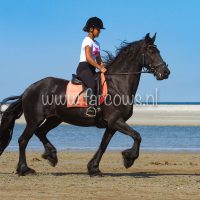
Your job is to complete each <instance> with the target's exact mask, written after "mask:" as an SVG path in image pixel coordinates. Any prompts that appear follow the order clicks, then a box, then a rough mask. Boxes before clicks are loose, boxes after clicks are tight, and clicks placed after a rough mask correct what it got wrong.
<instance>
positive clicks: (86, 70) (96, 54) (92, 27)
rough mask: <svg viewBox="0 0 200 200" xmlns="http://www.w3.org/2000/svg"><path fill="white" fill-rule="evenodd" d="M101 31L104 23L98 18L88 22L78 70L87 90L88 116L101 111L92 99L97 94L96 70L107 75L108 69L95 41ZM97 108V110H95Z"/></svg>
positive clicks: (90, 19)
mask: <svg viewBox="0 0 200 200" xmlns="http://www.w3.org/2000/svg"><path fill="white" fill-rule="evenodd" d="M101 29H105V28H104V27H103V22H102V20H101V19H99V18H98V17H91V18H89V19H88V21H87V22H86V25H85V26H84V28H83V31H85V32H87V33H88V34H87V36H86V37H85V38H84V40H83V42H82V46H81V54H80V63H79V65H78V68H77V70H76V73H77V75H78V77H79V78H80V79H81V80H82V81H83V83H84V84H85V85H86V87H87V88H90V89H89V90H87V91H88V92H87V102H88V104H89V106H90V107H89V109H88V110H87V115H88V116H90V115H94V113H96V111H99V110H100V109H99V107H98V105H92V104H91V102H93V101H92V99H91V98H92V97H95V96H94V95H95V94H96V84H95V77H94V75H95V73H96V72H95V70H96V68H97V69H99V70H100V71H101V72H103V73H105V72H106V68H105V65H104V64H103V62H102V59H101V55H100V44H99V42H97V41H96V40H95V38H96V37H98V36H99V34H100V32H101ZM94 106H95V108H96V109H95V108H94Z"/></svg>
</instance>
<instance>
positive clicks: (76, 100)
mask: <svg viewBox="0 0 200 200" xmlns="http://www.w3.org/2000/svg"><path fill="white" fill-rule="evenodd" d="M101 87H102V94H101V96H100V99H99V104H102V103H103V102H104V100H105V98H106V96H107V93H108V88H107V83H106V79H105V76H104V73H101ZM66 98H67V107H68V108H73V107H79V108H86V107H88V104H87V103H86V101H85V99H84V97H83V85H75V84H73V83H72V82H71V81H70V82H69V83H68V84H67V88H66Z"/></svg>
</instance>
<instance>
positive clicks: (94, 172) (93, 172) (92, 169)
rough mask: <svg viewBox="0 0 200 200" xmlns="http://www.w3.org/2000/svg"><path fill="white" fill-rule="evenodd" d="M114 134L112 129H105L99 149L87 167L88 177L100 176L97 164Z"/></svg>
mask: <svg viewBox="0 0 200 200" xmlns="http://www.w3.org/2000/svg"><path fill="white" fill-rule="evenodd" d="M115 132H116V131H115V130H113V129H109V128H106V131H105V133H104V135H103V138H102V141H101V144H100V146H99V149H98V150H97V152H96V153H95V155H94V156H93V158H92V159H91V160H90V162H89V163H88V165H87V168H88V173H89V175H90V176H102V173H101V171H100V170H99V163H100V160H101V158H102V156H103V154H104V152H105V150H106V148H107V146H108V144H109V142H110V140H111V138H112V136H113V135H114V134H115Z"/></svg>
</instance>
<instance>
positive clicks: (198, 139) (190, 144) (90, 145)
mask: <svg viewBox="0 0 200 200" xmlns="http://www.w3.org/2000/svg"><path fill="white" fill-rule="evenodd" d="M24 128H25V125H24V124H16V125H15V128H14V132H13V138H12V140H11V143H10V144H9V146H8V147H7V149H6V151H18V138H19V137H20V135H21V134H22V132H23V130H24ZM132 128H134V129H135V130H136V131H138V132H139V133H140V134H141V136H142V143H141V150H143V151H176V152H177V151H190V152H200V127H199V126H194V127H193V126H134V127H132ZM104 131H105V129H98V128H95V127H78V126H73V125H64V124H61V125H60V126H58V127H57V128H55V129H53V130H51V131H50V132H49V133H48V138H49V140H50V141H51V143H52V144H53V145H54V146H55V147H56V148H57V150H58V151H96V150H97V149H98V146H99V145H100V142H101V139H102V136H103V133H104ZM132 144H133V140H132V138H130V137H129V136H127V135H124V134H122V133H120V132H117V133H116V134H115V135H114V136H113V138H112V140H111V142H110V144H109V146H108V150H111V151H118V150H124V149H127V148H130V147H131V146H132ZM27 150H28V151H43V150H44V147H43V145H42V143H41V142H40V141H39V139H38V138H37V137H36V136H35V135H34V136H33V137H32V138H31V140H30V141H29V144H28V147H27Z"/></svg>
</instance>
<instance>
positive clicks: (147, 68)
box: [105, 53, 168, 75]
mask: <svg viewBox="0 0 200 200" xmlns="http://www.w3.org/2000/svg"><path fill="white" fill-rule="evenodd" d="M145 58H146V54H145V53H143V54H142V70H141V71H140V72H117V73H112V72H111V73H105V75H134V74H144V73H148V74H152V73H153V74H155V73H156V72H157V70H158V68H159V67H163V68H164V67H168V65H167V64H166V63H165V62H160V63H158V64H156V65H152V64H146V62H145V61H146V59H145Z"/></svg>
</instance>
